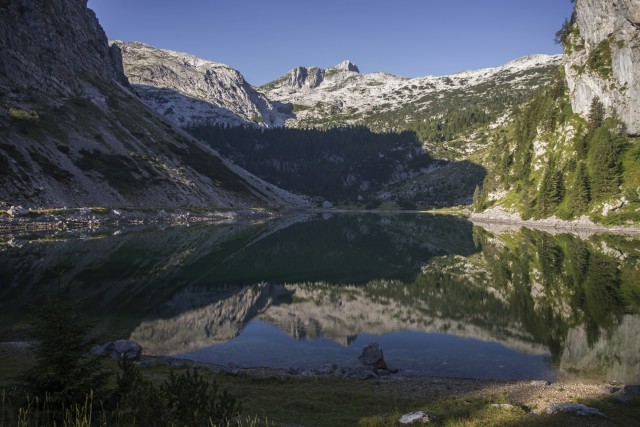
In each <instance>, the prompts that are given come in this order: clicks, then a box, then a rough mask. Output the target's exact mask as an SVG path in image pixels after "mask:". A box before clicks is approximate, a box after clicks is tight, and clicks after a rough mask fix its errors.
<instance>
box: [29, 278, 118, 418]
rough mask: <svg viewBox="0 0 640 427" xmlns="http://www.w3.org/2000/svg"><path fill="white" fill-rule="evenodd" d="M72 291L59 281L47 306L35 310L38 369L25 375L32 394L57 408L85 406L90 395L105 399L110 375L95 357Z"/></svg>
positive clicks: (36, 363) (34, 351) (35, 347)
mask: <svg viewBox="0 0 640 427" xmlns="http://www.w3.org/2000/svg"><path fill="white" fill-rule="evenodd" d="M70 291H71V288H70V286H68V285H65V286H63V285H62V284H61V279H58V284H57V286H56V289H55V290H54V291H53V293H52V294H50V295H48V296H47V300H46V302H45V303H44V304H42V305H41V306H39V307H38V308H36V309H35V314H34V316H33V318H32V320H31V336H32V337H33V338H34V339H35V340H36V342H37V344H36V345H35V346H34V348H33V349H32V351H33V354H34V356H35V365H34V366H33V367H32V368H31V369H30V370H29V371H27V372H26V373H25V375H24V378H23V379H24V381H25V383H26V385H27V388H28V390H29V392H30V393H32V394H33V395H34V396H36V397H39V398H40V399H41V400H40V401H44V399H45V397H46V398H47V399H48V404H53V407H54V408H57V407H61V406H62V405H64V406H65V407H69V405H73V404H76V403H78V404H82V403H84V402H85V399H86V398H87V396H88V395H89V394H91V393H92V394H93V396H94V399H99V398H100V397H101V395H100V394H101V392H102V391H103V388H104V386H105V383H106V379H107V376H108V374H107V373H105V371H103V369H102V365H101V362H100V360H99V359H98V358H97V357H96V356H94V355H92V354H91V347H92V346H93V345H94V344H95V342H94V341H93V340H90V339H88V338H87V334H88V332H89V329H90V326H89V325H88V324H87V323H85V322H84V320H83V319H82V317H81V316H80V314H79V313H78V304H77V303H76V302H72V301H71V300H70Z"/></svg>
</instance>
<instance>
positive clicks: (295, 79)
mask: <svg viewBox="0 0 640 427" xmlns="http://www.w3.org/2000/svg"><path fill="white" fill-rule="evenodd" d="M323 80H324V70H321V69H320V68H317V67H311V68H306V67H296V68H294V69H293V70H291V78H290V79H289V85H290V86H291V88H293V89H301V88H302V87H304V86H306V87H308V88H310V89H314V88H316V87H318V86H320V83H322V81H323Z"/></svg>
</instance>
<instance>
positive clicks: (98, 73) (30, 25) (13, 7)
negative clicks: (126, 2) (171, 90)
mask: <svg viewBox="0 0 640 427" xmlns="http://www.w3.org/2000/svg"><path fill="white" fill-rule="evenodd" d="M0 52H2V55H0V83H5V84H14V85H18V86H21V87H25V88H34V89H37V90H39V91H41V92H44V93H47V94H50V95H62V96H72V95H81V94H83V93H85V92H86V91H87V87H86V84H85V83H84V80H86V79H87V77H90V78H91V79H94V80H97V81H101V82H111V81H112V80H117V81H119V82H121V83H125V84H126V81H127V80H126V77H125V76H124V73H123V70H122V60H121V58H120V52H119V49H117V47H116V48H110V47H109V46H108V45H107V37H106V35H105V33H104V31H103V30H102V27H100V24H99V23H98V20H97V19H96V16H95V14H94V13H93V11H92V10H91V9H88V8H87V1H86V0H83V1H59V0H42V1H32V0H5V1H0Z"/></svg>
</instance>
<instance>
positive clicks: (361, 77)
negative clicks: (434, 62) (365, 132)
mask: <svg viewBox="0 0 640 427" xmlns="http://www.w3.org/2000/svg"><path fill="white" fill-rule="evenodd" d="M560 62H561V56H559V55H555V56H549V55H532V56H527V57H524V58H520V59H517V60H515V61H512V62H509V63H507V64H505V65H503V66H501V67H496V68H487V69H482V70H476V71H463V72H460V73H456V74H452V75H448V76H425V77H417V78H404V77H400V76H396V75H393V74H388V73H383V72H376V73H368V74H361V73H360V72H359V69H358V67H357V66H356V65H355V64H353V63H352V62H350V61H348V60H347V61H344V62H342V63H341V64H339V65H337V66H335V67H331V68H328V69H326V70H322V69H319V68H316V67H311V68H305V67H297V68H295V69H293V70H292V71H290V72H289V73H287V74H286V75H284V76H283V77H281V78H279V79H277V80H275V81H273V82H271V83H268V84H266V85H264V86H261V87H260V88H259V89H260V91H262V92H263V93H264V94H265V95H266V96H267V97H268V98H269V99H272V100H276V101H279V102H282V103H291V104H293V106H294V108H293V113H294V117H292V118H290V119H289V120H287V126H293V127H297V126H306V125H317V126H326V125H331V124H343V125H353V124H363V123H366V124H369V125H372V126H373V127H376V126H377V127H381V128H387V129H393V128H397V127H398V126H399V123H396V122H395V118H394V119H393V120H386V121H385V120H384V119H383V118H377V119H376V118H375V116H380V115H381V114H384V113H393V112H395V111H398V110H401V109H403V107H407V105H410V108H407V110H411V111H412V113H410V118H417V117H418V116H422V117H430V116H432V115H433V114H436V112H433V111H432V109H433V107H434V105H435V104H437V103H438V101H437V98H438V97H440V98H442V97H458V96H465V95H464V94H462V93H461V92H465V91H469V90H471V91H472V92H474V91H479V93H484V92H495V91H496V90H499V91H505V92H506V91H515V92H519V91H531V90H534V89H535V88H536V87H538V86H539V85H540V84H541V83H542V82H543V81H545V79H547V78H548V76H549V73H550V71H552V69H554V68H555V67H557V66H558V65H560ZM494 84H495V85H496V86H497V89H496V88H495V87H493V85H494ZM483 86H487V87H483ZM402 111H403V112H404V110H402ZM372 117H373V119H372Z"/></svg>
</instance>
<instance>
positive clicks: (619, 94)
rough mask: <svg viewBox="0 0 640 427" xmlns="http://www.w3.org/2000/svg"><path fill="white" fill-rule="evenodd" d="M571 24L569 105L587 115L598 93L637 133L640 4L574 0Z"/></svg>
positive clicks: (567, 44) (639, 119) (639, 124)
mask: <svg viewBox="0 0 640 427" xmlns="http://www.w3.org/2000/svg"><path fill="white" fill-rule="evenodd" d="M573 26H574V27H573V29H572V31H571V33H570V34H569V35H568V37H567V40H566V42H565V63H564V66H565V72H566V81H567V84H568V85H569V89H570V92H571V105H572V107H573V110H574V111H575V112H578V113H580V114H582V115H583V116H586V115H587V114H588V113H589V108H590V106H591V102H592V100H593V98H594V97H596V96H597V97H599V98H600V100H601V101H602V103H603V104H604V106H605V108H606V110H607V113H608V114H609V115H611V114H612V113H613V112H614V111H615V112H616V113H617V114H618V116H619V117H620V119H621V120H622V121H623V122H624V123H625V124H626V126H627V132H628V133H629V134H639V133H640V72H639V70H640V3H638V2H637V1H635V0H578V1H577V3H576V8H575V23H574V24H573Z"/></svg>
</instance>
